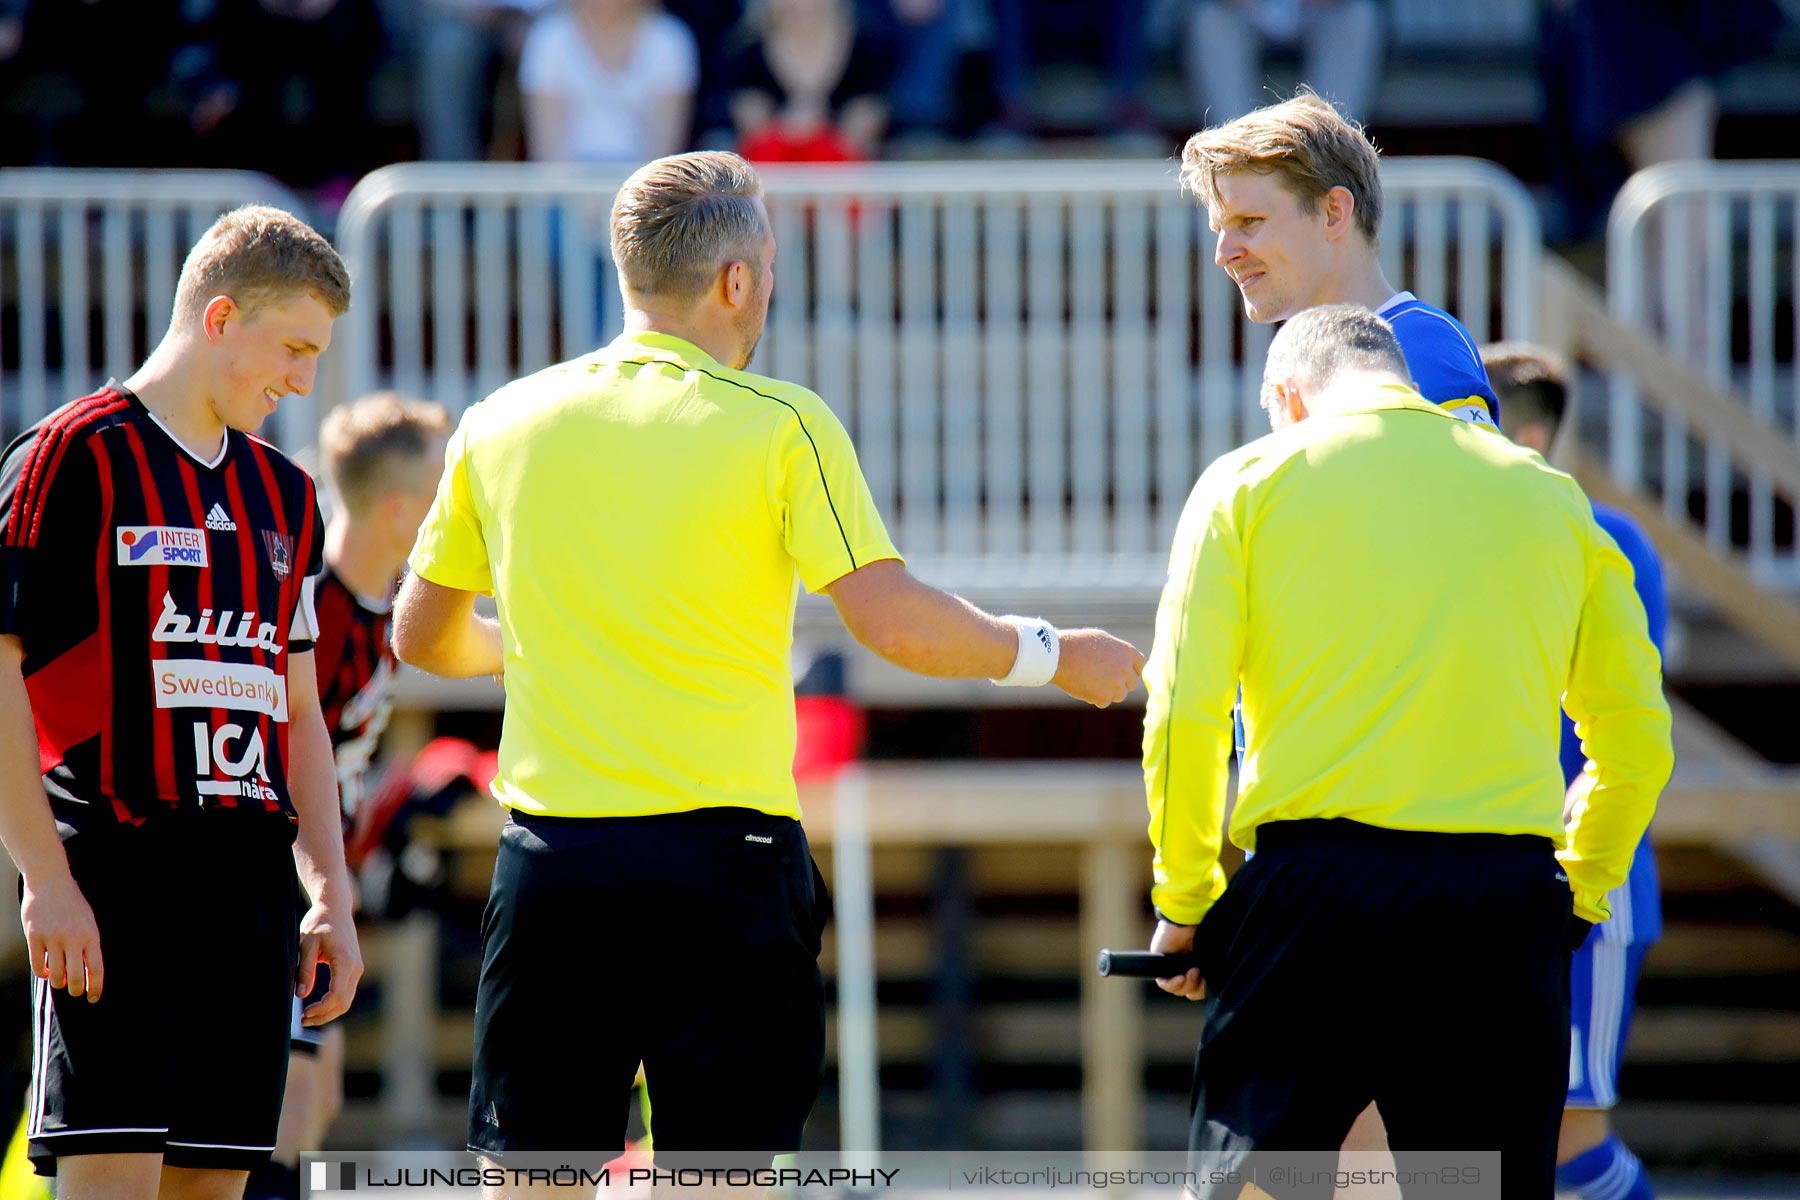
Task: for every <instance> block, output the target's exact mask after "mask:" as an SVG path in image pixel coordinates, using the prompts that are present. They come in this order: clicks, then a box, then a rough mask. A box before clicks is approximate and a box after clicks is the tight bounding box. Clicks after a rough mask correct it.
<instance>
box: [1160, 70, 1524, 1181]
mask: <svg viewBox="0 0 1800 1200" xmlns="http://www.w3.org/2000/svg"><path fill="white" fill-rule="evenodd" d="M1181 186H1182V187H1183V188H1184V189H1186V190H1187V191H1189V192H1191V193H1193V194H1194V195H1195V196H1196V197H1198V198H1199V200H1200V202H1201V203H1202V204H1204V205H1205V206H1206V216H1207V224H1208V226H1209V227H1210V228H1211V229H1212V231H1213V232H1214V233H1215V234H1217V235H1218V241H1217V242H1216V243H1215V245H1214V248H1213V261H1214V262H1216V263H1218V264H1219V266H1221V267H1223V268H1224V269H1225V272H1226V274H1228V275H1230V276H1231V278H1232V281H1233V282H1235V283H1236V284H1237V285H1238V291H1239V292H1240V293H1241V294H1242V295H1243V297H1244V313H1245V315H1246V316H1248V317H1249V318H1250V319H1251V320H1252V321H1255V322H1256V323H1257V324H1259V325H1266V324H1268V323H1270V322H1273V321H1285V320H1287V319H1288V318H1289V317H1291V316H1293V315H1295V314H1296V313H1299V312H1301V311H1303V310H1305V309H1308V308H1312V307H1315V306H1317V305H1321V304H1360V305H1362V306H1363V307H1364V308H1367V309H1370V310H1371V311H1373V312H1374V313H1375V314H1376V315H1377V316H1380V317H1381V318H1382V319H1383V320H1385V321H1386V322H1387V323H1388V325H1389V326H1391V327H1392V329H1393V331H1394V337H1395V338H1396V339H1397V340H1398V341H1399V342H1400V351H1401V353H1402V354H1404V355H1405V356H1406V366H1407V369H1408V370H1409V371H1411V372H1412V377H1413V386H1414V387H1416V388H1417V389H1418V392H1419V394H1420V395H1421V396H1423V397H1425V399H1427V400H1429V401H1431V402H1432V403H1433V404H1436V405H1439V406H1440V407H1442V408H1446V409H1448V410H1449V411H1451V412H1453V413H1455V414H1456V415H1457V416H1459V417H1461V418H1462V419H1463V420H1465V421H1472V422H1475V423H1476V424H1480V425H1488V426H1493V427H1496V428H1497V427H1498V426H1499V424H1500V401H1499V399H1498V398H1497V397H1496V396H1495V395H1494V389H1493V388H1492V387H1491V386H1490V385H1489V384H1488V377H1487V372H1486V371H1485V370H1484V369H1483V368H1482V365H1481V356H1480V354H1479V353H1477V351H1476V349H1475V341H1474V339H1473V338H1471V337H1470V336H1469V331H1468V330H1466V329H1464V328H1463V327H1462V323H1461V322H1459V321H1458V320H1457V319H1456V318H1455V317H1453V316H1451V315H1450V314H1449V313H1447V312H1445V311H1444V310H1443V309H1441V308H1436V307H1433V306H1432V305H1430V304H1427V303H1425V302H1424V301H1423V300H1421V299H1419V298H1418V297H1417V296H1415V295H1413V294H1412V293H1411V292H1403V291H1399V290H1397V289H1396V288H1395V287H1394V285H1393V284H1392V283H1390V282H1388V277H1387V272H1386V271H1383V270H1382V269H1381V259H1380V257H1379V253H1378V251H1379V249H1380V245H1381V242H1380V238H1381V211H1382V195H1381V156H1380V155H1379V154H1378V153H1377V152H1376V149H1375V145H1374V143H1372V142H1371V141H1369V139H1368V137H1367V135H1365V134H1364V133H1363V131H1362V127H1361V126H1360V125H1358V124H1357V123H1356V122H1354V121H1352V120H1350V119H1348V118H1347V117H1345V116H1343V115H1342V114H1341V113H1339V112H1338V110H1337V109H1335V108H1333V107H1332V106H1331V105H1330V104H1329V103H1327V102H1326V101H1325V100H1323V99H1321V98H1320V97H1319V96H1317V95H1315V94H1313V93H1312V92H1310V91H1304V90H1303V91H1301V92H1300V94H1299V95H1297V96H1295V97H1294V98H1293V99H1291V100H1284V101H1282V102H1281V103H1279V104H1271V105H1268V106H1266V107H1264V108H1259V109H1257V110H1256V111H1255V112H1252V113H1248V114H1246V115H1244V116H1242V117H1239V118H1238V119H1237V120H1235V121H1227V122H1226V123H1225V124H1223V125H1216V126H1214V127H1213V128H1211V129H1203V130H1201V131H1200V132H1199V133H1196V134H1195V135H1194V136H1193V137H1191V138H1189V139H1188V140H1187V145H1186V146H1184V147H1183V148H1182V151H1181ZM1234 720H1235V724H1236V727H1237V734H1236V736H1237V757H1238V763H1239V765H1240V766H1241V765H1242V764H1243V761H1244V746H1245V737H1244V722H1243V715H1242V712H1241V711H1240V712H1239V714H1238V715H1237V716H1236V717H1235V718H1234ZM1358 1144H1359V1145H1360V1144H1361V1143H1360V1141H1359V1143H1358Z"/></svg>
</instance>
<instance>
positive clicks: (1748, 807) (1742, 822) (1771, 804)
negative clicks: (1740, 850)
mask: <svg viewBox="0 0 1800 1200" xmlns="http://www.w3.org/2000/svg"><path fill="white" fill-rule="evenodd" d="M1650 831H1651V834H1652V836H1654V837H1655V838H1656V840H1657V841H1658V842H1670V843H1674V842H1698V843H1700V844H1702V845H1729V844H1733V843H1735V842H1737V841H1739V840H1741V839H1744V838H1757V837H1781V838H1800V783H1795V782H1771V783H1765V784H1758V785H1756V786H1753V787H1752V786H1745V785H1738V786H1719V787H1671V788H1669V789H1668V790H1666V791H1664V792H1663V794H1662V799H1661V800H1660V801H1658V803H1657V806H1656V819H1655V821H1653V822H1652V823H1651V826H1650Z"/></svg>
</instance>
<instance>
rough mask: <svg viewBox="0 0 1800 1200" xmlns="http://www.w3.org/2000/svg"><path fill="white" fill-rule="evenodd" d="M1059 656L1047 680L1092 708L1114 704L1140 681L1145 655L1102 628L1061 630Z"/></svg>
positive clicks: (1127, 694)
mask: <svg viewBox="0 0 1800 1200" xmlns="http://www.w3.org/2000/svg"><path fill="white" fill-rule="evenodd" d="M1058 632H1059V636H1060V637H1061V639H1062V658H1061V660H1060V661H1059V662H1058V663H1057V667H1056V675H1055V677H1054V678H1052V679H1051V680H1050V682H1051V683H1054V684H1055V685H1056V686H1057V687H1059V688H1061V689H1062V690H1063V691H1065V692H1067V693H1069V695H1071V696H1073V697H1075V698H1076V699H1077V700H1085V701H1087V702H1088V703H1089V704H1092V705H1093V706H1094V707H1095V708H1105V707H1106V706H1107V705H1109V704H1117V703H1118V702H1119V701H1121V700H1123V699H1124V698H1125V697H1127V696H1129V695H1130V694H1131V693H1132V690H1133V689H1134V688H1136V687H1137V686H1138V684H1140V683H1142V682H1143V673H1144V656H1143V655H1142V654H1139V653H1138V649H1137V647H1136V646H1133V645H1132V644H1131V643H1130V642H1126V641H1121V640H1120V639H1118V638H1116V637H1114V636H1113V635H1112V634H1110V633H1108V632H1106V630H1104V629H1064V630H1060V631H1058Z"/></svg>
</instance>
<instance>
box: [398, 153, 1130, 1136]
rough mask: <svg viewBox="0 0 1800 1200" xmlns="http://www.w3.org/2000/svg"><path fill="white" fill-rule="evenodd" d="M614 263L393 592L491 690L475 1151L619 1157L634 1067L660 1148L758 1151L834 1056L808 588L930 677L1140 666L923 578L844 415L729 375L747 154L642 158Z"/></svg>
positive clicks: (1123, 689) (736, 340)
mask: <svg viewBox="0 0 1800 1200" xmlns="http://www.w3.org/2000/svg"><path fill="white" fill-rule="evenodd" d="M612 247H613V258H614V261H615V262H616V263H617V265H618V269H619V276H620V281H621V287H622V290H623V292H624V300H625V309H626V322H625V325H626V332H625V333H624V334H623V335H621V336H620V337H619V338H618V339H617V340H616V341H614V342H613V343H612V344H611V345H610V346H607V347H605V348H604V349H602V350H599V351H596V352H595V353H593V354H590V355H588V356H586V357H584V358H578V359H576V360H574V361H572V362H567V363H563V364H561V365H560V366H555V367H551V368H550V369H548V370H546V371H541V372H539V373H538V374H536V375H532V376H530V377H528V378H525V379H521V380H519V381H517V382H515V383H512V384H510V385H508V386H507V387H504V388H502V389H500V390H499V391H498V392H496V393H494V394H493V395H492V396H490V397H488V398H487V399H486V400H484V401H483V402H481V403H480V404H477V405H475V406H474V407H473V408H471V409H470V410H469V412H468V413H467V415H466V416H465V417H464V418H463V421H462V424H461V426H460V427H459V428H458V429H457V431H456V433H455V435H454V437H452V439H451V441H450V445H449V449H448V451H447V453H446V457H445V469H444V476H443V481H442V483H441V484H440V485H439V489H438V496H437V501H436V504H435V505H434V507H433V509H432V511H431V514H430V516H429V517H428V518H427V519H426V522H425V525H424V526H423V528H421V530H420V531H419V539H418V543H417V545H416V546H415V547H414V550H413V555H412V569H413V576H412V578H411V579H409V580H408V582H407V584H406V585H405V587H404V588H403V590H402V592H401V595H400V597H399V600H398V602H397V605H396V612H395V624H394V643H395V649H396V650H397V651H398V653H399V655H400V657H401V658H402V659H404V660H406V661H407V662H410V663H414V664H415V665H417V666H420V667H422V668H424V669H425V670H428V671H432V672H435V673H437V674H441V675H480V674H497V673H501V672H502V671H504V675H505V681H506V715H505V724H504V730H503V732H502V734H501V740H500V763H499V773H498V775H497V776H496V778H495V780H494V786H493V790H494V795H495V796H496V797H497V798H498V799H499V800H500V802H501V803H502V804H503V805H505V806H506V807H507V808H508V809H510V810H511V815H510V819H509V822H508V824H507V826H506V829H505V832H504V833H503V834H502V836H501V842H500V849H499V856H498V858H497V860H496V863H495V870H494V885H493V891H492V894H491V896H490V898H489V902H488V909H487V913H486V916H485V918H484V921H483V939H482V940H483V945H482V968H481V981H480V985H479V990H478V995H477V999H476V1033H475V1059H474V1083H473V1087H472V1089H471V1093H470V1099H469V1146H470V1148H471V1149H473V1150H476V1151H479V1152H480V1153H482V1154H485V1155H488V1156H490V1157H494V1158H500V1157H502V1156H504V1155H506V1154H510V1153H516V1152H529V1151H546V1152H555V1153H559V1154H560V1153H565V1152H577V1151H579V1152H584V1153H587V1154H590V1155H593V1156H596V1157H610V1156H611V1155H613V1154H616V1153H618V1151H619V1150H620V1148H621V1146H622V1144H623V1139H624V1133H625V1115H626V1105H627V1100H628V1097H629V1095H630V1091H631V1085H632V1079H633V1076H634V1074H635V1072H636V1071H637V1068H638V1064H639V1063H640V1061H641V1062H642V1063H643V1067H644V1072H645V1079H646V1082H647V1083H648V1085H649V1086H650V1088H651V1089H652V1091H653V1093H654V1095H655V1097H656V1149H657V1154H658V1159H659V1161H662V1160H664V1159H665V1158H667V1156H669V1155H671V1154H676V1155H681V1154H693V1153H696V1152H708V1151H717V1152H729V1153H732V1154H735V1155H745V1156H750V1157H751V1158H760V1159H762V1160H765V1161H766V1159H767V1157H768V1156H770V1155H772V1154H777V1153H782V1152H786V1151H792V1150H794V1149H797V1148H798V1144H799V1140H800V1133H801V1128H802V1126H803V1124H804V1122H805V1119H806V1114H807V1112H808V1110H809V1109H810V1108H811V1106H812V1102H813V1098H814V1094H815V1092H816V1091H817V1088H818V1082H819V1070H820V1065H821V1063H822V1061H823V1054H824V1039H825V1028H824V997H823V988H822V984H821V980H820V977H819V970H818V964H817V957H818V952H819V938H820V934H821V932H822V930H823V927H824V924H825V919H826V913H827V911H828V907H829V901H828V899H827V897H826V895H825V887H824V882H823V880H821V879H820V877H819V874H818V871H817V869H816V867H815V866H814V865H813V861H812V856H811V853H810V852H809V850H808V848H807V844H806V836H805V834H804V832H802V830H801V827H800V822H799V816H800V809H799V805H798V802H797V798H796V794H795V788H794V778H793V759H794V736H795V731H794V698H793V679H792V677H791V674H790V669H789V653H790V648H791V644H792V641H793V616H794V602H795V598H796V594H797V592H796V586H795V582H796V577H797V578H798V581H799V582H800V583H801V584H804V585H805V586H806V587H807V588H808V589H809V590H812V591H815V592H824V593H827V594H829V595H830V596H831V598H832V600H833V601H834V602H835V603H836V605H837V607H838V610H839V612H840V613H841V615H842V616H843V619H844V622H845V624H846V625H847V626H848V627H849V629H850V631H851V632H852V634H854V635H855V636H856V637H857V638H858V640H860V641H862V642H863V643H864V644H865V645H868V646H869V647H870V648H871V649H873V650H875V651H876V652H877V653H879V654H881V655H883V656H885V657H886V658H888V659H890V660H891V661H893V662H896V663H898V664H900V665H901V666H904V667H907V668H910V669H912V670H915V671H919V672H922V673H925V674H931V675H939V676H961V677H972V678H980V677H989V678H994V679H996V681H998V682H1000V683H1003V684H1007V685H1013V686H1034V685H1042V684H1055V685H1056V686H1058V687H1061V688H1062V689H1063V690H1065V691H1067V692H1069V693H1070V694H1071V695H1073V696H1076V697H1078V698H1080V699H1083V700H1086V701H1088V702H1089V703H1092V704H1097V705H1102V706H1104V705H1106V704H1109V703H1112V702H1114V701H1117V700H1121V699H1123V698H1124V697H1125V695H1126V694H1127V693H1128V692H1130V691H1131V689H1132V688H1133V687H1135V686H1136V684H1137V682H1138V671H1139V669H1140V668H1141V667H1142V665H1143V658H1142V656H1140V655H1139V654H1138V653H1137V651H1136V650H1134V649H1133V648H1132V647H1131V646H1129V645H1128V644H1126V643H1124V642H1121V641H1119V640H1118V639H1116V638H1113V637H1111V636H1110V635H1108V634H1106V633H1103V632H1101V631H1100V630H1097V629H1075V630H1057V629H1056V628H1054V627H1053V626H1051V625H1049V624H1048V623H1047V622H1044V621H1041V620H1038V619H1035V618H1027V617H993V616H989V615H988V614H986V613H984V612H982V611H981V610H979V609H976V608H974V607H973V606H971V605H969V604H967V603H965V602H964V601H962V600H959V599H957V598H956V597H954V596H950V595H947V594H945V593H943V592H939V591H937V590H935V589H932V588H929V587H926V586H924V585H923V584H921V583H919V582H917V581H916V580H914V579H913V578H912V577H911V575H909V574H908V573H907V571H906V569H905V568H904V566H902V565H901V562H900V555H899V553H898V551H896V550H895V548H894V545H893V543H892V542H891V541H889V539H888V535H887V531H886V529H885V528H883V526H882V522H881V517H880V515H879V514H878V513H877V512H876V509H875V503H874V501H873V499H872V498H871V497H870V494H869V489H868V485H867V484H866V483H865V482H864V480H863V477H862V472H861V470H860V469H859V467H858V466H857V461H856V453H855V451H854V450H853V449H852V448H851V445H850V439H849V437H848V436H847V435H846V433H845V432H844V428H843V426H842V425H841V424H840V423H839V422H838V420H837V418H836V417H834V416H833V415H832V413H831V410H830V409H829V408H827V407H826V405H825V403H824V402H823V401H822V400H821V399H820V398H819V397H818V396H816V395H814V394H813V393H812V392H810V391H807V390H806V389H805V388H802V387H797V386H795V385H794V384H791V383H784V382H781V381H780V380H775V379H768V378H765V377H763V376H760V375H752V374H750V373H748V372H747V371H745V370H744V368H745V366H746V365H747V364H748V363H749V361H750V357H751V354H752V352H753V351H754V349H755V346H756V342H757V339H758V338H759V336H760V335H761V332H762V327H763V322H764V319H765V317H766V315H767V313H768V306H769V297H770V295H771V291H772V288H773V286H774V260H775V242H774V238H773V236H772V234H771V232H770V226H769V218H768V212H767V209H766V207H765V206H764V203H763V200H762V184H761V182H760V180H759V179H758V177H757V175H756V173H755V172H754V171H753V170H752V169H751V168H750V166H749V164H747V163H746V162H744V160H743V159H741V158H739V157H737V156H736V155H733V154H721V153H699V154H686V155H677V156H675V157H672V158H666V159H659V160H657V161H656V162H653V163H650V164H648V165H647V166H645V167H644V168H643V169H641V170H639V171H638V172H637V173H636V174H635V175H633V176H632V177H631V179H630V180H628V181H627V182H626V184H625V185H624V187H623V188H621V189H620V191H619V193H618V196H617V198H616V199H615V201H614V204H613V212H612ZM478 593H490V594H492V595H493V596H494V598H495V600H496V602H497V604H498V609H499V617H498V620H490V619H486V618H483V617H480V616H478V615H477V614H476V613H475V609H474V602H475V597H476V595H477V594H478ZM622 939H628V943H629V944H628V945H627V944H626V941H625V940H622ZM621 947H624V951H625V952H622V951H621Z"/></svg>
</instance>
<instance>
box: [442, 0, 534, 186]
mask: <svg viewBox="0 0 1800 1200" xmlns="http://www.w3.org/2000/svg"><path fill="white" fill-rule="evenodd" d="M551 3H552V0H424V2H423V5H422V9H423V11H422V12H421V14H420V24H419V28H418V31H417V43H416V48H415V51H414V58H413V63H414V65H413V95H414V107H415V110H416V112H417V114H418V122H419V157H420V158H423V159H426V160H428V161H431V162H476V161H478V160H480V159H483V158H486V157H487V147H488V137H489V134H488V131H487V129H486V126H487V125H488V117H489V114H490V112H493V111H494V110H495V109H497V108H498V107H499V106H498V105H493V104H488V103H486V102H485V99H484V98H486V97H491V96H493V94H494V91H493V88H492V87H491V84H490V81H491V79H492V78H493V76H494V74H495V73H496V72H495V68H496V65H497V64H501V63H516V62H517V61H518V57H519V47H520V45H521V44H522V43H523V42H524V40H525V31H526V29H527V28H528V27H529V25H530V21H531V18H532V17H533V16H535V15H536V14H537V13H539V12H542V11H543V10H544V9H546V8H548V7H550V4H551ZM496 115H497V114H496ZM495 123H496V124H497V123H498V122H495Z"/></svg>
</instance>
